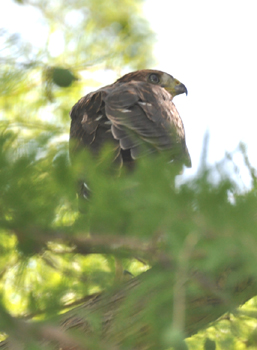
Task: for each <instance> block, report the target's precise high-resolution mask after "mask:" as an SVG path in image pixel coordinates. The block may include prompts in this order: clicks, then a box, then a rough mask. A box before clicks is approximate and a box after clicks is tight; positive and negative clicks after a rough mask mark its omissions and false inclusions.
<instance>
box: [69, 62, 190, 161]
mask: <svg viewBox="0 0 257 350" xmlns="http://www.w3.org/2000/svg"><path fill="white" fill-rule="evenodd" d="M182 93H187V89H186V87H185V85H184V84H182V83H180V82H179V81H178V80H177V79H175V78H173V77H172V76H171V75H169V74H167V73H164V72H161V71H158V70H151V69H144V70H139V71H135V72H131V73H128V74H126V75H124V76H123V77H121V78H120V79H118V80H117V81H116V82H115V83H113V84H111V85H107V86H105V87H102V88H100V89H98V90H97V91H94V92H91V93H89V94H88V95H86V96H84V97H82V98H81V99H80V100H79V101H78V102H77V103H76V104H75V105H74V106H73V108H72V110H71V112H70V116H71V127H70V155H71V158H72V155H73V154H74V153H76V151H78V150H81V149H83V148H84V147H87V148H89V149H90V150H91V151H92V153H93V154H94V155H95V156H97V155H98V153H99V151H100V150H101V148H102V147H103V146H104V145H105V144H106V143H112V144H113V146H114V150H115V160H116V162H119V163H120V164H124V165H125V166H128V167H129V168H130V167H132V164H133V163H134V161H135V160H136V159H137V158H138V157H140V156H143V155H145V154H150V153H157V152H164V151H165V152H169V153H168V154H169V157H170V160H171V161H174V162H177V163H179V164H184V165H186V166H187V167H191V159H190V155H189V153H188V149H187V146H186V141H185V130H184V125H183V122H182V120H181V118H180V116H179V113H178V111H177V109H176V107H175V105H174V103H173V97H174V96H176V95H179V94H182Z"/></svg>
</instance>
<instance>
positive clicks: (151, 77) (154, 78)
mask: <svg viewBox="0 0 257 350" xmlns="http://www.w3.org/2000/svg"><path fill="white" fill-rule="evenodd" d="M149 81H150V82H151V83H153V84H158V83H159V82H160V78H159V76H158V75H157V74H151V75H149Z"/></svg>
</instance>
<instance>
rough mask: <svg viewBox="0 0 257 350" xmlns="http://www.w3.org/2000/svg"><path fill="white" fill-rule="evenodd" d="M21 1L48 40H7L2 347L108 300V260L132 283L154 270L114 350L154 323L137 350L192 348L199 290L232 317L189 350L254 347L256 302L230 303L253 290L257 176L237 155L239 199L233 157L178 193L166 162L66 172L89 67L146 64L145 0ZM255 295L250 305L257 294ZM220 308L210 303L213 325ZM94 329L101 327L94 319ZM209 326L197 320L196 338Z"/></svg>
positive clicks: (0, 239)
mask: <svg viewBox="0 0 257 350" xmlns="http://www.w3.org/2000/svg"><path fill="white" fill-rule="evenodd" d="M17 2H18V3H19V4H20V6H33V7H35V8H36V9H37V10H38V11H40V13H41V15H42V18H43V20H44V25H45V30H46V31H47V33H48V34H47V35H48V39H47V40H46V41H45V42H42V46H41V47H37V48H36V47H32V46H31V45H30V44H29V43H26V42H24V41H23V39H22V38H21V37H19V35H17V34H11V33H8V32H7V30H6V29H4V28H3V29H2V30H1V42H2V47H3V49H2V50H1V53H0V55H1V56H0V62H1V68H0V74H1V79H0V90H1V92H2V93H1V96H0V106H1V112H0V118H1V119H0V120H1V135H0V142H1V147H0V152H1V153H0V164H1V172H0V193H1V197H0V277H1V279H0V291H1V293H0V297H1V303H0V313H1V321H0V327H1V331H2V336H3V339H4V337H5V335H6V334H8V335H15V338H17V339H18V340H19V339H20V340H21V339H23V337H24V336H23V334H22V330H21V329H20V328H19V323H17V320H18V319H19V318H31V317H34V318H35V319H36V320H37V321H40V322H45V320H46V322H48V321H47V320H49V318H51V317H53V316H55V315H56V314H58V313H60V312H63V311H64V310H67V309H70V308H71V307H72V306H75V305H76V304H77V303H78V302H79V301H80V300H84V299H85V297H87V296H88V295H90V294H93V293H97V292H100V291H102V290H103V289H105V290H106V289H110V290H112V288H114V286H116V284H117V283H116V282H117V281H116V280H115V260H114V256H116V257H119V258H120V259H122V260H123V265H124V266H125V268H127V269H128V270H129V271H131V272H132V273H133V274H134V275H138V274H140V273H141V272H143V271H146V270H148V269H149V268H150V267H152V266H153V268H152V269H151V279H149V280H147V282H146V283H145V284H144V285H142V287H140V288H139V289H138V291H137V293H135V296H134V298H135V299H137V298H138V300H142V297H143V298H144V300H145V301H144V303H145V304H146V305H147V307H146V308H145V311H144V314H143V318H142V319H140V320H136V319H135V320H134V324H133V327H134V328H133V327H132V326H131V325H129V327H132V330H131V334H132V336H128V339H127V340H126V342H125V343H124V344H123V345H121V348H122V349H123V348H124V349H127V348H129V347H132V348H134V346H135V343H136V342H137V339H135V338H133V331H137V330H138V329H139V327H140V325H141V327H142V324H144V322H145V320H147V321H148V322H149V323H150V325H151V332H146V335H144V337H143V339H144V342H145V344H155V345H156V348H158V349H168V348H170V347H171V346H173V347H174V348H178V349H183V348H186V344H185V343H184V342H183V340H182V339H183V337H184V336H185V335H188V334H190V329H191V331H192V333H194V332H195V331H194V327H193V326H192V325H191V326H190V325H188V324H187V322H188V321H187V320H188V319H189V318H190V317H191V318H192V317H194V315H196V316H197V308H196V309H194V308H192V305H187V300H192V299H194V298H195V299H196V298H203V295H204V293H205V292H206V290H207V292H208V293H209V294H210V293H211V294H214V295H216V297H220V298H223V299H224V300H227V306H228V307H227V310H228V311H230V313H229V314H227V315H226V316H223V317H222V318H221V319H220V320H219V321H218V322H214V323H213V324H211V325H210V327H209V328H208V329H207V330H203V331H202V332H200V333H198V334H197V335H195V336H193V337H191V338H189V339H188V341H187V344H188V346H189V348H190V349H203V348H205V349H215V347H216V348H217V349H246V348H255V347H256V346H257V345H256V343H257V341H256V339H257V338H256V329H255V327H256V320H255V318H254V317H255V316H256V312H257V311H256V308H257V305H256V299H255V298H253V299H251V300H250V301H249V302H248V303H247V304H245V305H244V307H243V308H240V309H235V308H234V306H237V305H238V304H239V303H240V302H242V300H244V299H247V297H248V295H247V296H245V295H243V296H242V300H241V299H240V298H239V299H240V301H238V299H235V298H234V297H233V296H234V294H233V293H234V287H235V285H240V286H241V285H242V284H245V283H246V282H247V283H248V284H249V281H255V280H256V268H255V266H256V265H255V264H256V260H257V257H256V229H257V223H256V176H255V170H254V169H252V167H251V165H250V164H249V162H248V158H247V155H246V151H245V149H244V147H243V145H241V146H240V147H239V151H238V152H240V153H241V154H242V157H243V158H244V160H245V164H246V166H247V167H248V169H249V173H250V174H251V177H252V189H251V190H250V191H248V192H247V193H241V192H240V190H239V189H238V187H237V185H236V182H235V180H234V179H235V178H236V177H237V176H238V174H237V172H236V171H235V172H234V174H231V173H228V172H227V170H226V169H227V168H230V169H231V167H228V164H233V157H232V156H228V158H227V159H225V160H224V162H223V163H221V164H218V165H217V167H216V168H215V169H209V168H208V167H207V166H206V164H205V159H204V156H203V160H202V164H201V168H200V169H199V171H198V174H197V175H196V176H195V178H193V179H189V180H188V181H187V182H186V183H184V184H182V185H180V186H176V185H174V178H175V175H176V169H174V168H173V167H172V165H171V164H168V163H167V160H166V159H165V157H156V158H151V159H148V158H145V159H142V160H140V161H139V162H138V166H137V168H136V170H135V172H134V173H133V174H127V173H126V171H125V170H123V171H121V173H120V174H119V175H117V174H113V171H112V169H111V167H110V162H109V159H110V157H111V155H110V150H109V149H108V147H107V148H106V149H105V150H104V151H103V154H102V156H101V160H102V161H101V162H100V163H97V164H96V163H95V162H94V160H93V159H92V158H91V156H90V154H87V153H86V154H83V155H79V157H78V159H77V161H76V162H75V163H74V165H73V167H71V166H70V163H69V158H68V145H67V143H68V141H67V140H68V137H67V133H68V129H69V110H70V109H71V107H72V105H73V104H74V103H75V102H76V101H77V100H78V99H79V98H80V97H81V96H82V95H83V94H84V93H85V92H86V91H87V88H96V87H97V86H98V85H99V84H100V83H101V82H99V81H96V80H93V79H92V78H91V76H92V77H94V72H95V71H96V70H103V71H104V70H106V69H108V70H113V71H114V73H115V74H116V75H117V76H118V74H119V73H120V72H121V70H122V69H124V67H125V69H130V70H132V69H139V68H144V67H149V66H150V65H151V62H152V55H151V49H152V42H153V34H152V33H151V31H150V29H149V26H148V24H147V23H146V21H145V20H144V19H143V18H142V15H141V1H125V0H123V1H112V2H111V3H108V6H106V1H101V0H87V1H82V0H80V1H79V0H76V1H74V0H73V1H62V0H58V1H57V0H55V1H51V2H49V1H43V0H37V1H36V0H35V1H32V0H31V1H29V0H28V1H26V0H22V1H21V0H20V1H17ZM53 35H58V36H59V37H60V38H62V40H63V43H64V45H63V47H62V50H61V51H60V53H59V54H58V55H56V54H55V55H53V54H52V52H51V50H50V47H49V43H50V41H51V37H52V36H53ZM87 72H91V73H92V74H91V75H90V78H87V75H86V74H85V73H87ZM84 77H85V78H84ZM206 148H207V144H206V145H205V149H204V151H206ZM203 154H204V152H203ZM84 173H86V174H87V178H88V180H89V182H90V186H91V188H92V193H93V195H92V199H91V200H90V201H87V202H85V203H83V211H84V213H81V212H80V211H79V210H78V203H77V198H76V195H75V193H76V179H77V178H78V177H79V176H80V174H84ZM89 231H90V233H91V236H90V234H89ZM135 257H139V258H140V260H142V261H143V262H142V263H140V262H139V261H137V260H136V259H135ZM195 271H197V274H194V272H195ZM199 275H201V276H203V277H204V278H203V280H204V281H202V280H201V281H200V279H199V278H198V277H199ZM197 276H198V277H197ZM223 277H224V278H223ZM217 280H218V286H220V285H221V286H222V284H223V280H225V282H224V283H225V284H226V289H225V291H224V290H223V289H222V288H221V289H220V290H219V288H218V287H217ZM252 285H253V291H251V292H250V294H249V295H250V296H253V295H255V294H256V293H255V284H254V283H253V284H252ZM216 289H217V290H216ZM238 289H239V291H238V294H239V295H240V296H241V290H240V288H238ZM150 290H151V291H152V293H148V291H150ZM242 290H244V288H243V287H242ZM208 293H207V294H208ZM134 302H135V300H128V301H127V303H128V304H127V309H125V311H124V313H123V315H122V317H121V319H118V320H117V321H116V328H117V337H118V336H119V327H118V325H119V322H120V323H121V324H122V323H125V324H126V322H127V319H128V314H129V312H130V311H129V310H131V308H130V305H134V304H133V303H134ZM130 303H132V304H130ZM126 310H127V311H126ZM218 312H219V309H218V307H217V316H220V315H219V314H218ZM192 315H193V316H192ZM14 316H15V317H14ZM92 322H95V323H96V324H98V326H99V322H100V321H99V320H98V321H97V320H94V321H92ZM97 322H98V323H97ZM198 322H200V321H199V320H198ZM39 324H40V323H39ZM207 326H208V322H207V323H206V322H205V323H204V322H203V323H201V322H200V326H199V328H202V327H207ZM190 327H191V328H190ZM195 327H196V328H197V322H196V325H195ZM34 333H36V332H34ZM34 333H33V334H34ZM88 339H89V340H88V341H89V342H90V346H91V348H95V349H97V348H102V349H103V348H104V347H103V344H102V343H101V337H100V335H98V338H97V337H96V338H95V336H94V338H93V337H92V339H91V338H90V337H89V338H88ZM23 340H24V339H23ZM26 341H29V342H30V344H27V346H28V347H27V348H29V346H30V348H31V349H36V348H37V349H39V348H41V347H39V345H35V343H34V339H33V337H32V336H31V337H30V338H29V339H26ZM100 344H101V345H100ZM137 346H139V344H137ZM141 346H142V344H141ZM46 347H47V348H49V349H51V345H47V346H46ZM110 347H111V344H105V348H106V349H108V348H110Z"/></svg>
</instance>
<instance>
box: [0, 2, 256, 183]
mask: <svg viewBox="0 0 257 350" xmlns="http://www.w3.org/2000/svg"><path fill="white" fill-rule="evenodd" d="M106 3H107V5H108V0H106ZM144 12H145V15H146V18H147V19H148V20H149V22H150V24H151V26H152V28H153V30H154V31H155V32H156V34H157V43H156V45H155V49H154V54H155V56H156V58H157V61H158V64H157V65H156V66H155V67H146V68H157V69H160V70H163V71H166V72H168V73H170V74H172V75H173V76H174V77H176V78H177V79H179V80H180V81H181V82H183V83H184V84H185V85H186V86H187V88H188V92H189V94H188V96H187V97H186V96H185V95H182V96H178V97H176V98H175V101H174V102H175V104H176V106H177V109H178V110H179V113H180V115H181V117H182V119H183V121H184V124H185V129H186V136H187V144H188V148H189V151H190V154H191V157H192V162H193V168H192V169H190V170H187V172H186V174H187V175H190V174H193V173H195V172H196V170H197V166H198V163H199V158H200V154H201V149H202V142H203V137H204V133H205V131H206V130H209V132H210V144H209V153H208V160H209V162H210V163H215V162H217V161H219V160H221V159H222V158H223V156H224V153H225V152H226V151H233V150H234V149H235V148H236V147H237V145H238V143H239V142H240V141H243V142H245V143H246V144H247V147H248V154H249V158H250V160H251V162H252V164H253V165H254V166H255V167H257V157H256V156H255V151H256V148H257V147H256V134H257V132H256V129H257V123H256V120H257V103H256V102H257V98H256V96H257V87H256V82H257V69H256V66H257V45H256V44H257V38H256V36H257V19H256V18H257V1H256V0H241V1H240V0H208V1H207V0H179V1H178V0H158V1H157V0H145V5H144ZM0 27H7V28H9V29H10V30H11V31H14V32H15V31H16V32H21V33H22V36H24V37H25V38H26V39H28V40H30V41H31V42H32V43H36V42H37V41H38V36H39V31H40V22H39V21H38V17H37V16H35V13H34V12H33V10H31V11H29V10H28V8H27V6H18V5H14V4H13V2H12V1H11V0H5V1H3V0H2V1H1V3H0ZM37 28H38V30H37ZM239 164H240V165H241V163H240V162H239ZM242 176H243V178H244V180H245V181H247V176H246V175H245V174H244V172H242Z"/></svg>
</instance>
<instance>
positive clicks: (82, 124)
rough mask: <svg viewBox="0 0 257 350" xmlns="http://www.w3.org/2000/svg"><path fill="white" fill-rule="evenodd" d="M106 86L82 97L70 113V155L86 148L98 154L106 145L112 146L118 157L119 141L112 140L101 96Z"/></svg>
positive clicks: (109, 123) (106, 88)
mask: <svg viewBox="0 0 257 350" xmlns="http://www.w3.org/2000/svg"><path fill="white" fill-rule="evenodd" d="M107 91H108V86H107V87H105V88H102V89H99V90H97V91H95V92H92V93H90V94H88V95H86V96H84V97H82V98H81V99H80V100H79V101H78V102H77V103H76V104H75V105H74V106H73V108H72V110H71V112H70V116H71V127H70V154H71V155H73V154H75V153H76V151H78V150H80V149H83V148H84V147H87V148H89V149H90V150H91V152H93V153H94V154H98V152H99V151H100V150H101V148H102V146H103V145H104V144H105V143H106V142H109V143H112V144H114V148H115V150H116V156H117V157H119V154H120V146H119V141H118V140H115V139H114V138H113V135H112V132H111V122H110V120H109V119H108V118H107V117H106V114H105V108H104V102H103V99H102V98H103V96H105V95H106V93H107Z"/></svg>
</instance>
